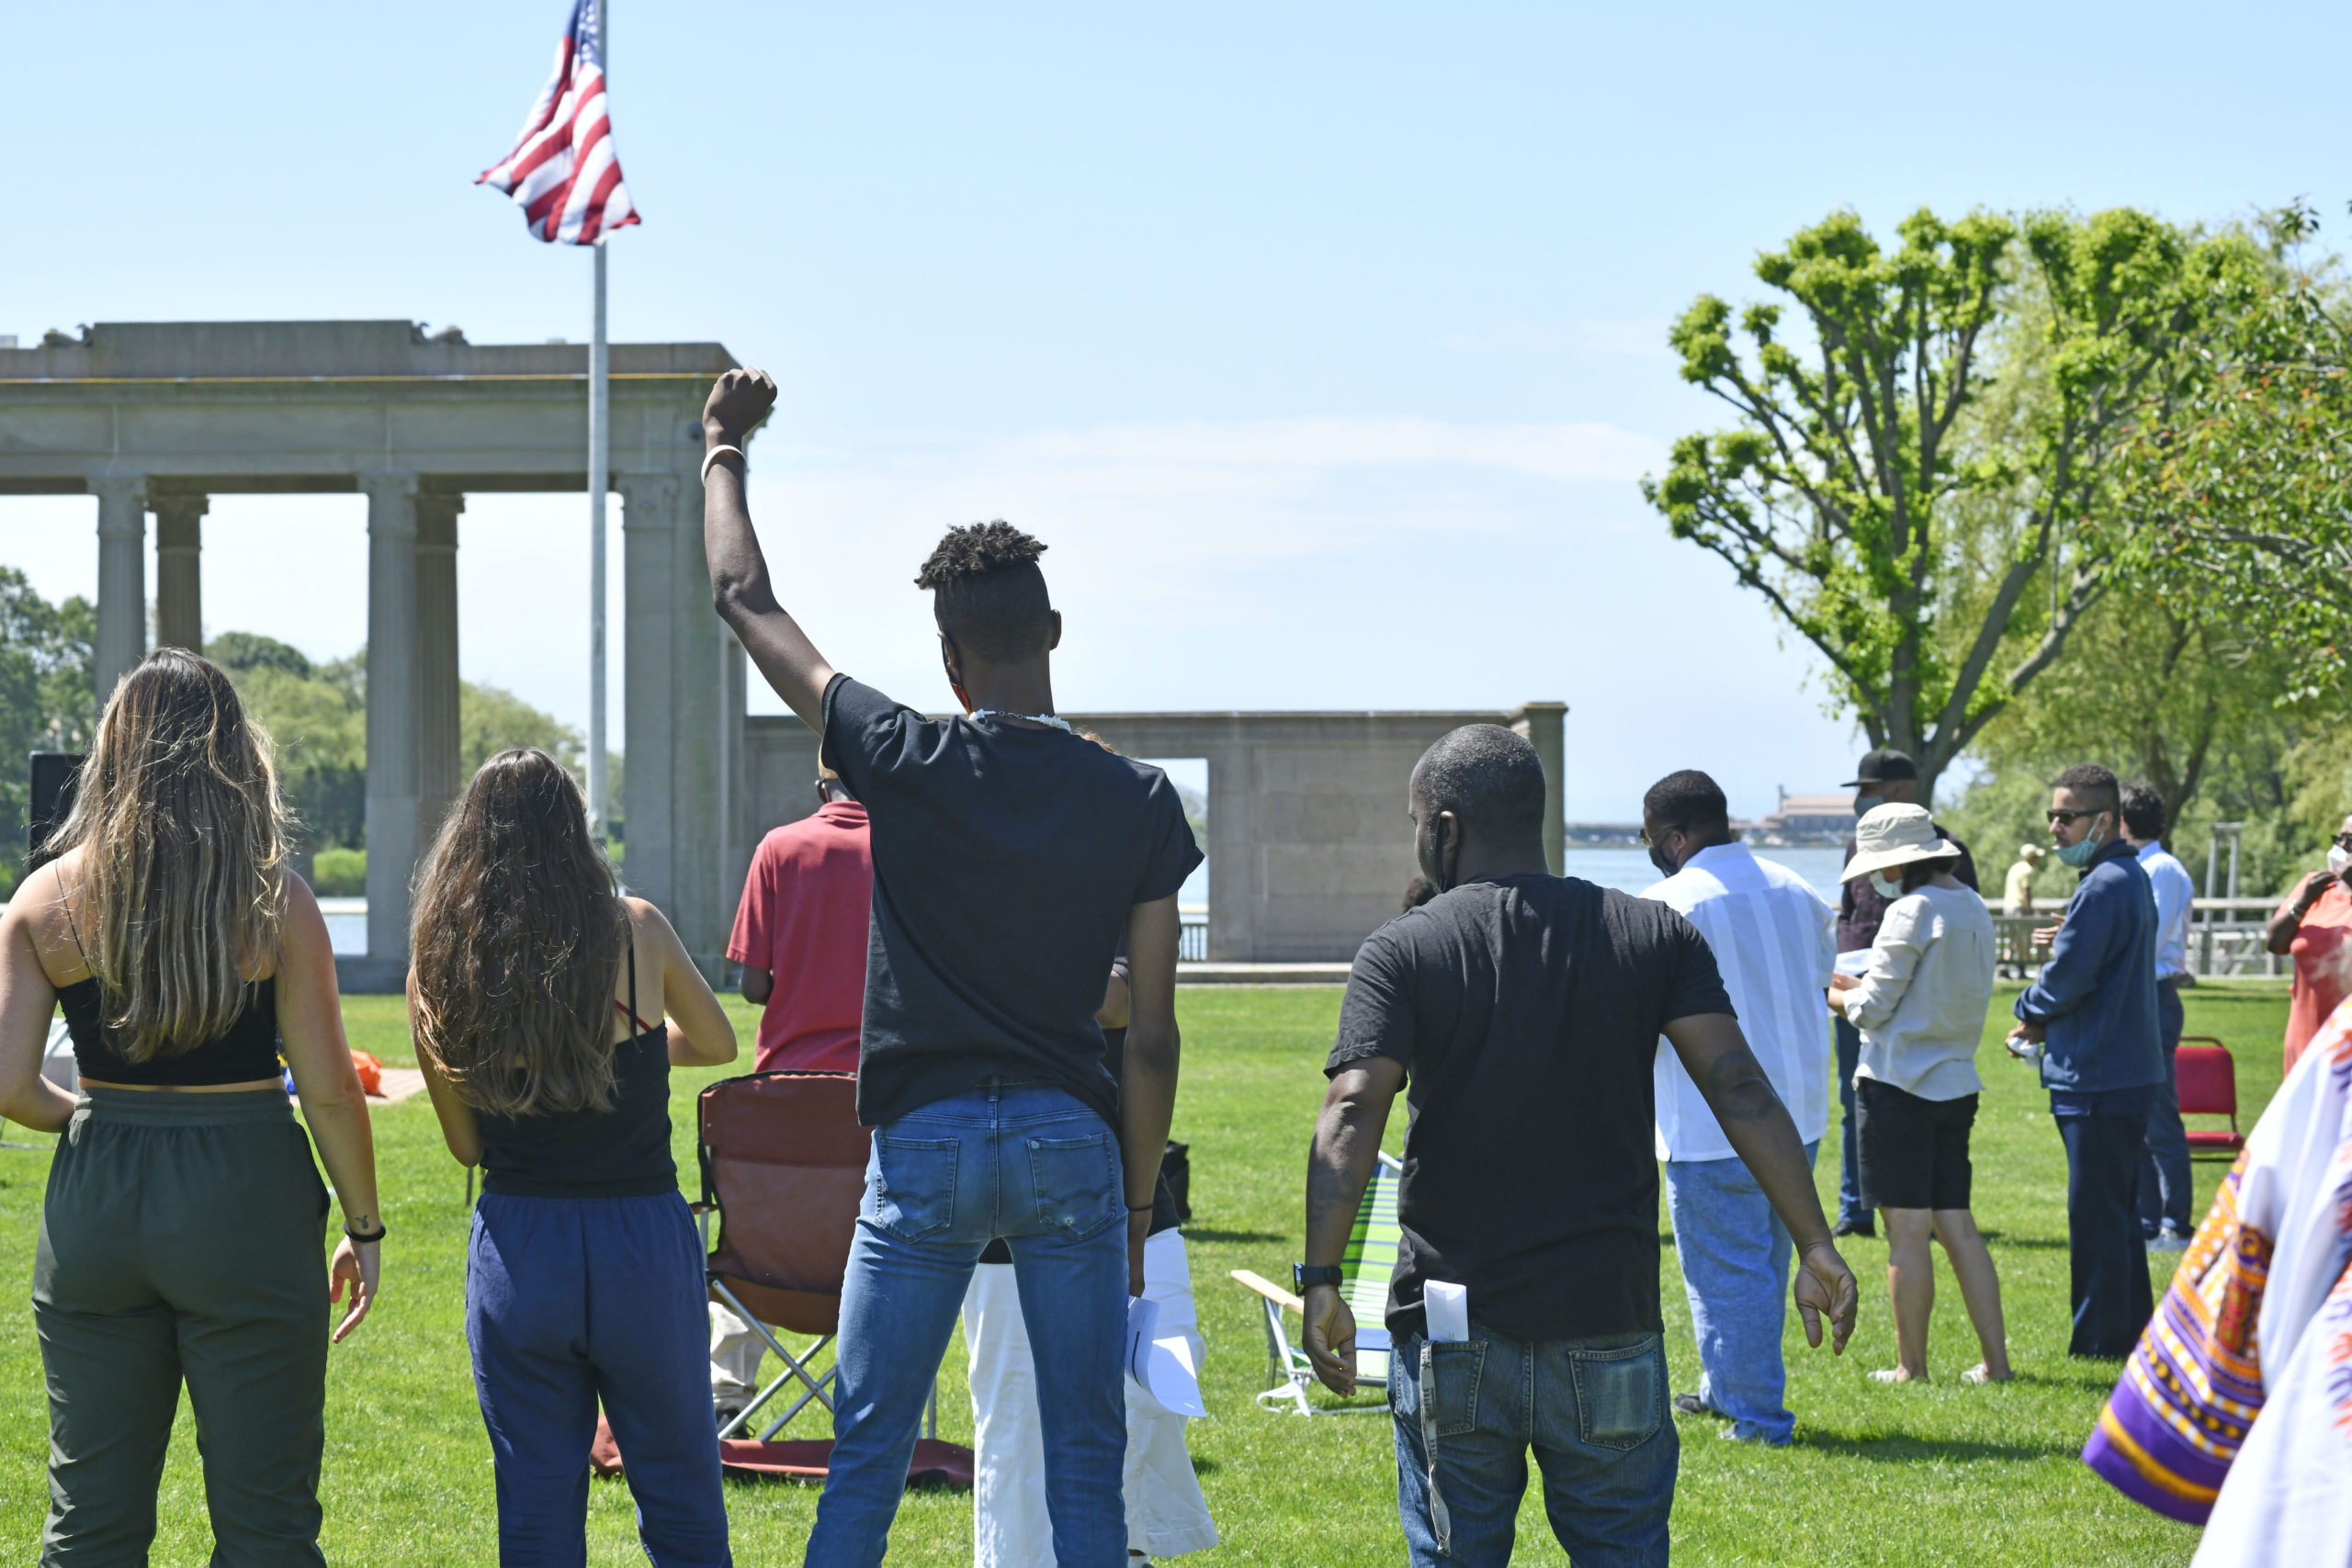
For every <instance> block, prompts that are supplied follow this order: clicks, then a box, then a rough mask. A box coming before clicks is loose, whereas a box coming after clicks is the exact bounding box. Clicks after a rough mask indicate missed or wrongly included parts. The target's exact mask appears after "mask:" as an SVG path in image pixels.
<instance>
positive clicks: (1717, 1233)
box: [1666, 1143, 1821, 1444]
mask: <svg viewBox="0 0 2352 1568" xmlns="http://www.w3.org/2000/svg"><path fill="white" fill-rule="evenodd" d="M1820 1147H1821V1145H1819V1144H1817V1143H1815V1144H1807V1145H1805V1146H1804V1159H1805V1164H1806V1165H1808V1166H1810V1165H1812V1163H1813V1156H1814V1154H1815V1151H1816V1150H1818V1149H1819V1148H1820ZM1666 1203H1667V1213H1668V1214H1669V1215H1670V1216H1671V1217H1672V1219H1673V1221H1674V1252H1675V1256H1676V1258H1679V1260H1680V1261H1681V1264H1682V1288H1683V1291H1684V1292H1685V1293H1687V1294H1688V1295H1689V1296H1690V1298H1691V1335H1692V1337H1694V1338H1696V1339H1697V1340H1698V1341H1699V1397H1700V1398H1701V1399H1702V1400H1704V1401H1706V1402H1707V1404H1709V1405H1710V1406H1711V1407H1713V1409H1714V1410H1715V1411H1717V1412H1718V1413H1720V1414H1722V1415H1724V1416H1730V1417H1731V1420H1732V1428H1731V1435H1732V1436H1733V1437H1735V1438H1753V1439H1757V1440H1759V1441H1762V1442H1767V1443H1773V1444H1779V1443H1785V1442H1787V1441H1788V1440H1789V1438H1790V1436H1791V1434H1792V1433H1793V1432H1794V1431H1795V1430H1796V1424H1797V1423H1796V1417H1795V1416H1792V1415H1790V1414H1789V1412H1788V1409H1787V1407H1786V1406H1785V1405H1783V1404H1781V1395H1782V1394H1784V1393H1786V1392H1787V1385H1788V1374H1787V1371H1786V1370H1785V1369H1784V1368H1783V1367H1782V1366H1781V1324H1782V1323H1783V1322H1784V1321H1785V1320H1786V1318H1787V1316H1788V1296H1789V1257H1790V1254H1791V1252H1792V1247H1791V1245H1790V1241H1789V1230H1788V1227H1787V1226H1786V1225H1783V1224H1781V1216H1780V1215H1778V1214H1776V1213H1773V1212H1772V1205H1771V1204H1770V1202H1769V1201H1766V1199H1765V1197H1764V1190H1763V1189H1762V1188H1760V1187H1758V1186H1757V1185H1756V1178H1755V1177H1753V1176H1751V1175H1749V1174H1748V1170H1747V1165H1746V1164H1744V1163H1743V1162H1741V1161H1740V1160H1737V1159H1670V1160H1668V1161H1667V1162H1666Z"/></svg>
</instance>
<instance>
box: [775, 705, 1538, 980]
mask: <svg viewBox="0 0 2352 1568" xmlns="http://www.w3.org/2000/svg"><path fill="white" fill-rule="evenodd" d="M1565 714H1566V708H1564V707H1563V706H1562V705H1559V704H1556V703H1532V704H1530V705H1528V706H1527V707H1525V708H1522V709H1520V710H1518V711H1516V712H1513V713H1509V714H1501V713H1492V712H1485V713H1479V712H1408V713H1100V714H1070V715H1068V717H1069V719H1070V721H1071V722H1072V723H1074V724H1078V725H1080V726H1083V727H1084V728H1089V729H1091V730H1093V731H1094V732H1095V733H1096V734H1098V735H1100V736H1102V737H1103V739H1105V740H1107V741H1109V742H1110V743H1111V744H1112V745H1113V746H1115V747H1116V748H1118V749H1119V750H1121V751H1123V752H1125V754H1127V755H1128V756H1131V757H1157V758H1170V759H1173V758H1180V757H1200V758H1204V759H1205V760H1206V761H1207V762H1208V772H1209V840H1210V841H1209V842H1208V843H1207V844H1205V845H1204V846H1203V847H1204V849H1205V850H1206V851H1207V852H1208V856H1209V933H1208V934H1209V944H1208V955H1209V958H1210V961H1211V962H1222V963H1261V964H1263V963H1299V962H1315V961H1329V960H1334V959H1340V960H1344V959H1347V958H1351V957H1353V956H1354V954H1355V950H1356V947H1357V945H1358V944H1359V943H1361V942H1363V939H1364V937H1365V935H1366V934H1367V933H1369V932H1370V931H1372V930H1373V929H1374V927H1376V926H1378V925H1379V924H1380V923H1381V922H1382V921H1384V920H1385V919H1388V918H1389V917H1390V916H1392V915H1394V914H1396V913H1397V903H1398V900H1399V898H1400V897H1401V896H1402V895H1403V893H1404V890H1405V885H1406V884H1407V883H1408V882H1409V881H1410V880H1411V879H1412V877H1413V874H1414V872H1415V869H1416V867H1415V865H1414V861H1413V829H1412V821H1411V818H1409V817H1408V815H1407V814H1406V784H1407V781H1408V779H1409V778H1410V776H1411V774H1412V770H1413V764H1414V762H1416V761H1419V758H1420V755H1421V753H1422V751H1424V750H1427V749H1428V747H1429V744H1430V742H1431V741H1432V740H1435V739H1437V738H1438V737H1439V736H1441V735H1442V734H1444V733H1445V732H1446V731H1447V730H1449V729H1453V728H1456V727H1457V726H1459V725H1464V724H1476V723H1488V724H1498V723H1499V724H1511V725H1514V726H1515V727H1516V728H1520V729H1521V732H1522V733H1526V734H1528V735H1529V736H1530V738H1531V739H1533V740H1534V741H1535V743H1536V749H1537V750H1538V751H1539V752H1540V753H1542V755H1543V757H1544V772H1545V775H1546V778H1547V780H1549V781H1550V783H1551V784H1552V786H1553V787H1552V788H1551V790H1550V791H1549V792H1548V794H1549V795H1550V797H1551V803H1552V810H1551V813H1550V815H1549V817H1548V818H1547V824H1548V827H1547V832H1546V849H1547V850H1548V851H1549V852H1550V854H1551V859H1552V862H1553V868H1554V870H1555V871H1556V870H1558V869H1559V866H1560V860H1559V853H1560V820H1559V807H1558V802H1559V799H1560V793H1559V787H1558V782H1559V776H1560V767H1561V736H1562V717H1563V716H1564V715H1565ZM743 751H744V769H743V788H742V792H741V798H742V800H743V806H744V810H745V812H746V813H747V819H746V820H745V821H743V822H742V824H741V831H742V833H743V834H744V837H743V839H742V840H741V841H742V842H743V843H744V844H745V845H746V846H747V850H746V859H747V860H748V846H749V845H751V844H752V843H755V842H757V840H758V837H759V835H760V834H762V833H764V832H766V831H767V830H768V829H771V828H774V827H776V826H777V825H779V824H781V823H784V822H788V821H794V820H797V819H798V818H802V817H805V816H807V815H808V814H809V812H811V811H813V810H815V809H816V794H815V791H814V788H813V787H812V781H813V780H814V779H815V777H816V773H817V747H816V738H815V737H814V736H812V735H811V734H810V733H809V729H808V727H807V726H805V725H803V724H802V723H801V722H800V721H799V720H798V719H797V718H795V717H792V716H788V715H786V716H774V717H770V716H763V717H756V718H751V719H747V720H745V721H744V742H743ZM736 886H739V887H740V886H741V874H740V873H739V874H738V876H737V879H736Z"/></svg>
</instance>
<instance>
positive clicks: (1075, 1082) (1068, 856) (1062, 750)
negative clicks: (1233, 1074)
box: [824, 675, 1201, 1127]
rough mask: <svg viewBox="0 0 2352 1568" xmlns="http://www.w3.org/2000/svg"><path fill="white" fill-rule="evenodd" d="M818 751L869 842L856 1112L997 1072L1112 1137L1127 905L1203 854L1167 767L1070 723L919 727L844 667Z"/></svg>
mask: <svg viewBox="0 0 2352 1568" xmlns="http://www.w3.org/2000/svg"><path fill="white" fill-rule="evenodd" d="M824 750H825V761H827V762H829V763H831V766H832V768H833V769H834V771H835V772H837V773H840V774H841V776H842V783H843V784H846V785H848V786H849V791H850V793H851V794H852V795H855V796H856V797H857V799H858V801H859V802H860V803H861V804H862V805H864V806H865V812H866V817H867V818H868V820H869V821H870V822H871V824H872V833H873V852H874V919H873V926H872V931H871V934H870V935H869V937H868V939H867V942H866V956H865V1027H864V1030H863V1032H862V1033H861V1035H860V1039H859V1044H858V1059H857V1117H858V1120H859V1121H860V1122H864V1123H865V1124H866V1125H867V1126H869V1127H875V1126H880V1125H881V1124H882V1123H884V1122H890V1121H893V1120H895V1119H897V1118H898V1117H900V1116H903V1115H905V1114H906V1113H907V1112H908V1111H913V1110H916V1109H918V1108H919V1107H922V1106H924V1105H928V1104H929V1103H931V1102H932V1101H933V1100H942V1099H944V1098H946V1097H947V1096H949V1095H952V1094H962V1093H964V1092H966V1091H967V1090H969V1089H973V1088H974V1087H976V1086H977V1085H978V1083H979V1082H980V1081H981V1080H982V1079H984V1078H990V1077H1002V1078H1012V1079H1016V1080H1022V1081H1026V1082H1031V1083H1044V1084H1051V1085H1053V1086H1054V1087H1056V1088H1057V1089H1068V1090H1069V1092H1070V1093H1071V1094H1073V1095H1075V1096H1077V1097H1078V1098H1079V1099H1080V1100H1083V1101H1085V1102H1086V1103H1087V1104H1088V1105H1090V1106H1091V1107H1093V1108H1094V1110H1095V1111H1098V1112H1099V1113H1101V1115H1102V1117H1103V1120H1104V1121H1105V1122H1110V1123H1111V1124H1112V1125H1113V1126H1114V1127H1115V1126H1117V1124H1118V1098H1119V1089H1118V1084H1117V1082H1116V1081H1115V1080H1114V1078H1113V1077H1112V1076H1111V1074H1110V1072H1109V1070H1108V1069H1106V1068H1105V1067H1104V1066H1103V1031H1102V1029H1101V1028H1100V1027H1099V1026H1098V1025H1097V1024H1096V1023H1095V1021H1094V1014H1095V1012H1096V1010H1098V1009H1100V1008H1101V1007H1102V1005H1103V976H1105V975H1107V974H1109V973H1110V972H1111V960H1112V957H1113V955H1114V953H1116V952H1117V950H1118V943H1119V938H1120V936H1121V935H1122V934H1123V933H1124V932H1125V930H1126V924H1127V911H1128V910H1129V909H1130V908H1133V907H1134V906H1135V905H1137V904H1147V903H1149V902H1151V901H1152V900H1154V899H1156V898H1165V897H1169V896H1170V894H1172V893H1174V892H1175V891H1176V890H1177V889H1178V888H1179V887H1182V886H1183V885H1184V878H1185V877H1187V876H1189V875H1191V874H1192V871H1193V867H1194V866H1196V865H1198V864H1200V863H1201V852H1200V847H1199V846H1198V845H1196V844H1194V843H1193V830H1192V829H1191V827H1190V826H1188V825H1187V824H1186V822H1185V820H1184V807H1183V805H1182V802H1180V801H1179V800H1178V799H1177V797H1176V788H1175V786H1174V785H1173V784H1170V783H1169V782H1168V775H1167V774H1166V773H1161V772H1160V771H1159V769H1158V768H1155V767H1151V766H1148V765H1147V764H1145V763H1142V762H1137V761H1131V760H1130V759H1128V758H1125V757H1121V756H1119V755H1117V754H1115V753H1114V752H1111V751H1106V750H1103V748H1102V747H1100V746H1097V745H1095V744H1094V743H1093V742H1092V741H1091V740H1085V739H1080V738H1079V737H1078V736H1075V735H1071V734H1069V733H1067V732H1065V731H1063V730H1059V729H1050V728H1048V729H1035V728H1028V727H1026V726H1023V725H1016V724H1008V723H1005V722H1003V721H1001V720H998V719H986V720H979V721H974V720H972V719H968V718H954V719H933V718H925V717H924V716H922V715H921V714H919V713H917V712H915V711H914V710H913V709H912V708H909V707H903V706H901V705H899V704H897V703H894V702H892V701H891V700H890V699H889V698H888V697H886V696H884V695H883V694H881V693H879V692H877V691H876V690H875V689H874V688H873V687H871V686H866V685H861V684H860V683H859V682H855V681H853V680H851V679H850V678H849V677H847V676H846V675H843V676H838V677H836V678H835V679H834V680H833V682H832V683H831V684H830V685H829V686H827V687H826V688H825V748H824Z"/></svg>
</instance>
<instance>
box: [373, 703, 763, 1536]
mask: <svg viewBox="0 0 2352 1568" xmlns="http://www.w3.org/2000/svg"><path fill="white" fill-rule="evenodd" d="M410 950H411V953H413V967H412V969H411V970H410V973H409V1017H410V1021H411V1022H412V1024H413V1028H414V1031H415V1034H416V1046H417V1052H416V1055H417V1062H418V1064H419V1065H420V1066H423V1067H424V1077H425V1085H426V1088H427V1089H429V1090H430V1091H431V1093H432V1096H433V1109H434V1111H435V1112H436V1113H437V1114H438V1115H439V1116H440V1118H441V1132H442V1136H443V1137H444V1138H445V1139H446V1140H447V1143H448V1145H449V1152H450V1153H451V1154H453V1155H455V1156H457V1157H458V1161H459V1162H460V1163H462V1164H465V1165H469V1166H472V1165H479V1166H481V1167H482V1168H484V1175H483V1178H482V1196H481V1203H480V1205H479V1206H478V1207H477V1208H476V1209H475V1211H474V1224H473V1240H472V1247H471V1251H470V1253H469V1257H468V1260H467V1267H466V1340H467V1343H468V1345H469V1347H470V1348H471V1349H472V1351H473V1362H474V1387H475V1390H476V1392H477V1393H479V1394H480V1395H481V1413H482V1421H483V1424H484V1425H485V1426H487V1427H489V1429H490V1443H491V1453H492V1458H493V1460H494V1461H495V1463H496V1465H497V1470H498V1544H499V1555H500V1559H501V1560H502V1561H503V1562H579V1561H580V1560H581V1556H582V1551H584V1545H583V1539H584V1536H585V1533H586V1527H587V1512H588V1450H589V1447H590V1445H591V1444H592V1442H593V1441H594V1438H595V1427H596V1407H597V1405H598V1404H599V1403H600V1402H601V1403H602V1404H603V1405H604V1409H605V1416H606V1417H607V1419H609V1420H610V1422H611V1423H612V1428H613V1436H614V1438H615V1439H616V1441H617V1442H618V1443H619V1445H620V1449H621V1452H622V1454H623V1455H624V1456H625V1457H626V1458H627V1460H628V1483H629V1487H630V1489H631V1490H632V1491H633V1492H634V1493H635V1494H636V1495H637V1505H638V1530H639V1536H640V1538H641V1539H642V1540H643V1541H644V1543H645V1548H646V1551H647V1553H648V1555H650V1557H651V1558H652V1560H653V1561H654V1562H658V1563H661V1564H662V1568H684V1565H687V1564H696V1565H700V1564H718V1563H726V1562H730V1561H731V1559H730V1558H729V1555H728V1550H727V1506H726V1502H725V1499H724V1497H723V1496H722V1495H721V1493H720V1489H719V1484H718V1423H717V1421H716V1419H715V1418H714V1416H713V1415H712V1411H711V1404H710V1396H709V1393H708V1388H709V1381H708V1380H709V1375H710V1374H709V1366H708V1363H707V1359H706V1356H707V1344H708V1340H709V1334H710V1318H709V1313H708V1310H707V1305H706V1303H707V1299H708V1297H707V1292H706V1289H705V1286H704V1283H703V1258H702V1247H701V1245H700V1243H699V1241H698V1239H697V1237H696V1235H695V1225H694V1220H693V1218H692V1216H691V1214H690V1213H689V1212H688V1210H687V1208H686V1204H685V1200H684V1198H682V1197H680V1196H679V1194H678V1171H677V1167H676V1165H675V1164H674V1163H673V1161H672V1159H671V1157H670V1067H671V1066H672V1064H673V1063H675V1064H678V1065H681V1066H686V1065H717V1064H718V1063H721V1062H731V1061H733V1060H734V1059H735V1030H734V1027H733V1026H732V1025H731V1024H729V1022H728V1021H727V1015H726V1014H725V1013H724V1012H722V1011H721V1010H719V1006H718V998H716V997H714V996H713V995H711V991H710V987H709V985H708V984H707V982H705V980H704V979H703V977H702V975H701V973H700V972H699V971H697V970H696V969H695V966H694V963H693V961H692V960H691V959H690V958H688V957H687V956H686V952H685V949H684V946H682V945H681V944H680V942H679V941H678V936H677V933H676V932H675V931H672V930H671V929H670V922H669V921H668V920H666V919H662V912H661V911H660V910H659V909H656V908H654V907H653V906H652V905H650V904H648V903H646V902H645V901H644V900H643V899H641V898H627V897H621V896H620V894H619V893H618V892H617V891H616V889H615V888H614V886H613V876H612V872H611V869H610V868H609V867H608V866H607V865H606V864H605V855H604V851H603V849H602V847H601V846H599V845H598V844H597V843H596V842H595V840H594V839H593V838H592V837H591V836H590V833H589V831H588V814H587V810H586V807H585V805H584V803H583V802H582V799H581V797H580V791H579V788H578V786H577V785H575V784H573V783H572V782H571V775H570V774H569V773H565V772H564V771H563V769H562V768H561V766H560V765H559V764H558V763H557V762H556V761H555V760H554V759H553V758H551V757H549V756H548V754H547V753H546V752H544V751H535V750H524V749H516V750H508V751H502V752H500V753H499V754H498V755H497V756H495V757H492V759H491V760H490V761H487V762H484V763H483V764H482V766H481V772H479V773H476V774H474V776H473V780H472V782H471V783H470V784H468V785H467V786H466V793H465V795H464V796H463V797H462V798H461V799H459V800H458V804H457V806H456V807H454V808H453V809H452V810H451V811H450V813H449V817H448V819H447V821H446V822H445V823H444V824H443V825H442V829H441V834H440V837H439V839H438V840H435V843H434V846H433V852H432V855H431V857H430V858H429V859H428V860H427V861H426V863H425V868H424V875H423V877H422V879H421V880H420V882H419V884H418V886H417V896H416V913H415V917H414V923H413V928H412V934H411V938H410ZM665 1011H666V1012H667V1013H668V1014H671V1015H674V1016H673V1018H672V1019H671V1020H670V1021H668V1022H666V1023H665V1022H664V1021H663V1020H664V1014H665Z"/></svg>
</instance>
